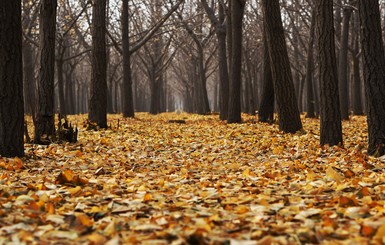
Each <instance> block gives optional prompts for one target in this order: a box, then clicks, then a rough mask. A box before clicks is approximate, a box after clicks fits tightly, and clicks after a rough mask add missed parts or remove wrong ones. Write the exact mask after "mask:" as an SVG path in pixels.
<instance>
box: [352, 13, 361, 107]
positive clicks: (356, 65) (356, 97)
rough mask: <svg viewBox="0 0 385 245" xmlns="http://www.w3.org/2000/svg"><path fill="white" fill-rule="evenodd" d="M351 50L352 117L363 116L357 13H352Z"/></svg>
mask: <svg viewBox="0 0 385 245" xmlns="http://www.w3.org/2000/svg"><path fill="white" fill-rule="evenodd" d="M353 20H354V23H353V27H354V30H353V32H352V33H353V34H352V35H353V49H352V60H353V82H352V109H353V115H363V114H364V110H363V107H362V96H361V95H362V86H361V77H360V55H361V53H360V45H359V32H360V23H359V15H358V13H354V17H353Z"/></svg>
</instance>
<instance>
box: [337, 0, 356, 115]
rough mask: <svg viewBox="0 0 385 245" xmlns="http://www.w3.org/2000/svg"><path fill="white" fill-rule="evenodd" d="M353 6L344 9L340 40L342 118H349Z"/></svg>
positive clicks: (339, 74)
mask: <svg viewBox="0 0 385 245" xmlns="http://www.w3.org/2000/svg"><path fill="white" fill-rule="evenodd" d="M352 11H353V9H352V7H351V6H346V7H344V9H343V12H342V13H343V17H342V31H341V41H340V53H339V54H340V55H339V65H338V81H339V86H338V88H339V95H340V109H341V119H342V120H348V119H349V81H348V49H349V28H350V18H351V16H352Z"/></svg>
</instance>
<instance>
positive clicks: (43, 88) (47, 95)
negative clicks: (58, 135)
mask: <svg viewBox="0 0 385 245" xmlns="http://www.w3.org/2000/svg"><path fill="white" fill-rule="evenodd" d="M56 7H57V0H42V1H41V3H40V19H39V20H40V21H39V37H40V42H39V71H38V72H39V73H38V90H37V91H38V103H37V110H36V125H35V136H34V141H35V143H49V142H50V141H52V140H54V135H55V119H54V116H55V111H54V99H55V97H54V79H55V33H56Z"/></svg>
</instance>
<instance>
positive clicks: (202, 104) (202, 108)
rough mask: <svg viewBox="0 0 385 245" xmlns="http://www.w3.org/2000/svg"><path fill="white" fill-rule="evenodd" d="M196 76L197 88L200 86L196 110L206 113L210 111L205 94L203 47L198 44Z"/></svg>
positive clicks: (205, 78)
mask: <svg viewBox="0 0 385 245" xmlns="http://www.w3.org/2000/svg"><path fill="white" fill-rule="evenodd" d="M198 53H199V58H198V61H199V63H198V73H199V74H198V77H199V82H200V84H199V88H200V91H199V92H200V93H199V94H200V99H199V101H200V102H199V103H200V106H199V108H200V110H199V111H198V113H199V114H202V115H204V114H207V113H210V104H209V97H208V94H207V77H206V69H205V62H204V52H203V48H202V47H201V46H200V47H198Z"/></svg>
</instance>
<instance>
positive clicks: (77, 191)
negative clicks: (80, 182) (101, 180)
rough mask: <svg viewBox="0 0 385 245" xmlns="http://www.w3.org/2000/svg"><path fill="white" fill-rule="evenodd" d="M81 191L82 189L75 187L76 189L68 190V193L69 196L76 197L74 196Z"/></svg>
mask: <svg viewBox="0 0 385 245" xmlns="http://www.w3.org/2000/svg"><path fill="white" fill-rule="evenodd" d="M81 190H82V188H81V187H80V186H76V187H74V188H71V189H68V193H69V194H71V195H76V194H78V193H79V192H80V191H81Z"/></svg>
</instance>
